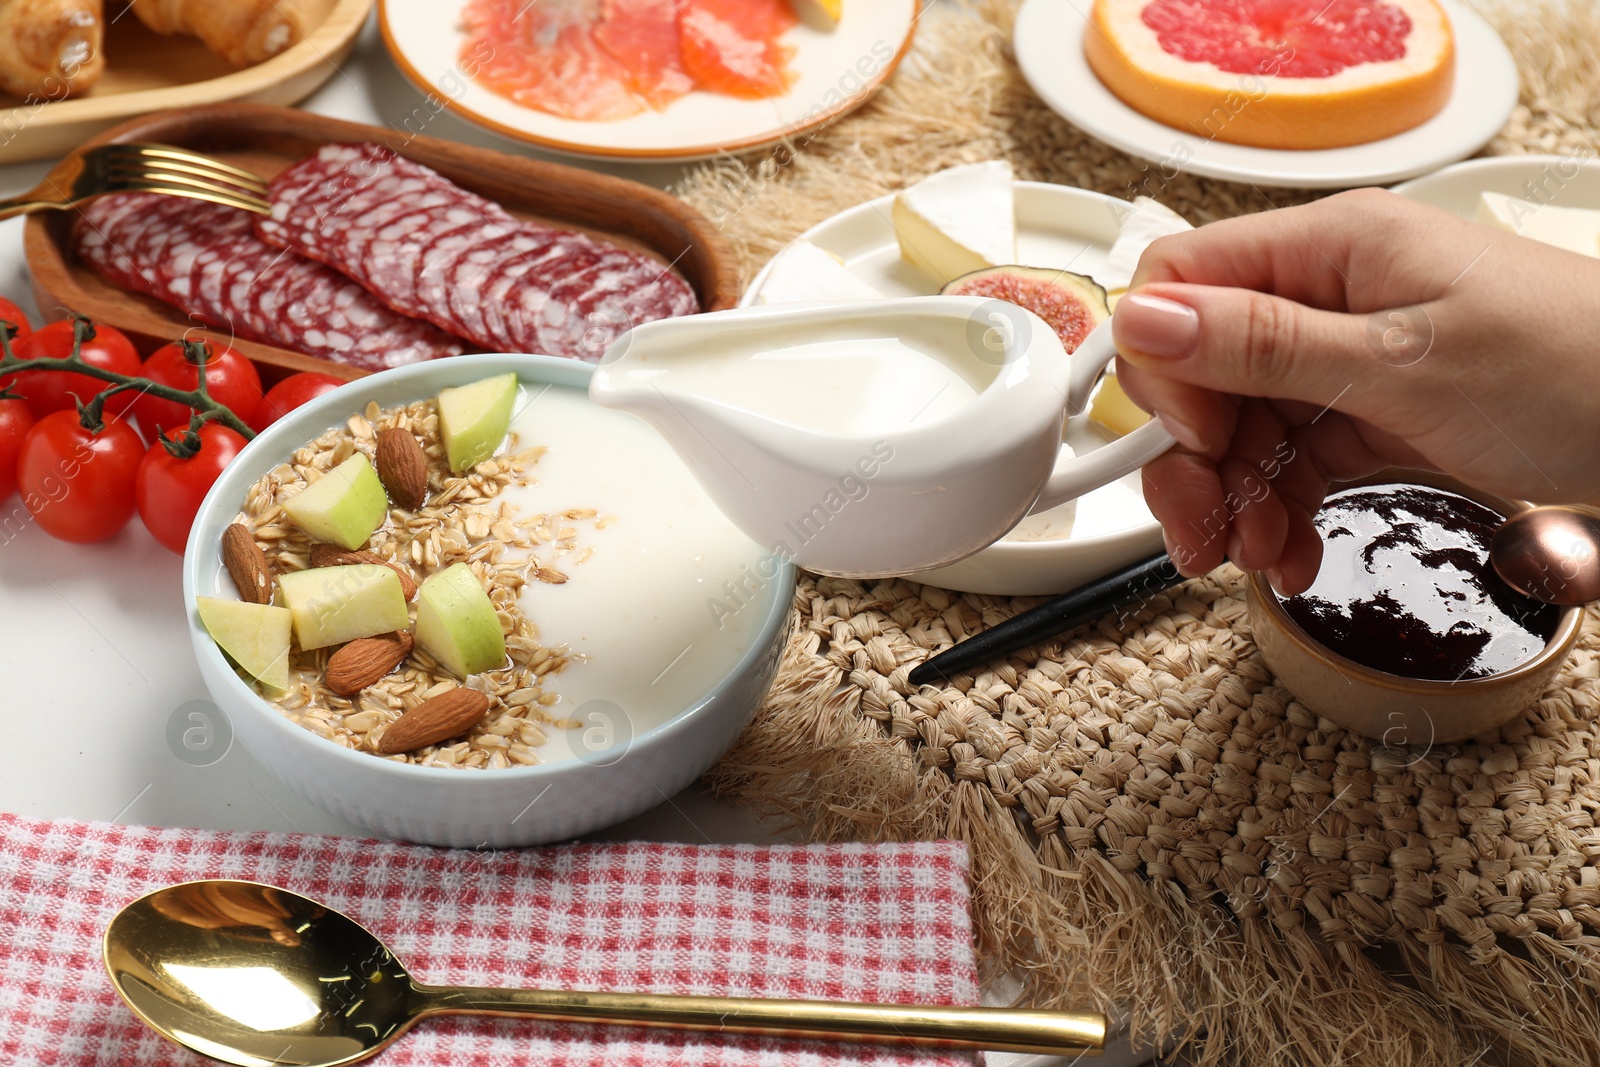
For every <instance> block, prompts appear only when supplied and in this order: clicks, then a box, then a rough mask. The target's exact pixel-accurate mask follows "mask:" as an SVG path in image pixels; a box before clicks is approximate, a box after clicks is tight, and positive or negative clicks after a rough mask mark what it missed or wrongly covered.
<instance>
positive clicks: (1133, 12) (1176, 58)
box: [1084, 0, 1455, 149]
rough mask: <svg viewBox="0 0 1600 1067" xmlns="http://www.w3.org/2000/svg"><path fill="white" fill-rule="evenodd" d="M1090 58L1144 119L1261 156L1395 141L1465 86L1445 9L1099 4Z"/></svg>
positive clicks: (1410, 4) (1385, 2)
mask: <svg viewBox="0 0 1600 1067" xmlns="http://www.w3.org/2000/svg"><path fill="white" fill-rule="evenodd" d="M1084 55H1085V57H1086V58H1087V59H1088V61H1089V66H1090V68H1091V69H1092V70H1093V71H1094V72H1095V74H1096V75H1097V76H1098V77H1099V78H1100V80H1101V81H1102V82H1104V83H1105V85H1106V87H1107V88H1108V89H1110V90H1111V91H1112V92H1113V93H1114V94H1116V96H1117V97H1118V98H1120V99H1121V100H1122V101H1123V103H1125V104H1127V105H1128V106H1129V107H1131V108H1133V109H1134V110H1135V111H1138V112H1140V113H1142V114H1144V115H1147V116H1149V117H1150V118H1152V119H1155V120H1156V121H1157V122H1161V123H1165V124H1166V125H1168V126H1172V127H1175V128H1177V129H1180V130H1187V131H1190V132H1193V133H1196V134H1199V135H1200V136H1202V137H1205V138H1207V139H1210V140H1218V141H1226V142H1229V143H1232V144H1242V145H1253V146H1256V147H1261V148H1289V149H1316V148H1338V147H1342V146H1344V145H1352V144H1363V143H1366V142H1368V141H1376V140H1379V139H1381V138H1384V137H1390V136H1393V135H1394V134H1397V133H1401V132H1403V131H1405V130H1409V129H1411V128H1412V127H1414V126H1418V125H1420V124H1422V123H1423V122H1426V121H1427V120H1428V119H1430V118H1432V117H1433V116H1434V115H1436V114H1438V112H1439V110H1440V109H1441V108H1443V107H1444V105H1445V102H1446V101H1447V100H1449V98H1450V90H1451V88H1452V84H1453V81H1454V77H1455V43H1454V38H1453V36H1452V34H1451V31H1450V21H1449V19H1448V18H1447V17H1446V16H1445V13H1444V11H1443V10H1442V9H1441V8H1440V7H1439V5H1438V4H1437V3H1436V0H1331V2H1330V0H1095V4H1094V12H1093V14H1092V16H1091V20H1090V26H1089V31H1088V32H1087V33H1086V34H1085V35H1084Z"/></svg>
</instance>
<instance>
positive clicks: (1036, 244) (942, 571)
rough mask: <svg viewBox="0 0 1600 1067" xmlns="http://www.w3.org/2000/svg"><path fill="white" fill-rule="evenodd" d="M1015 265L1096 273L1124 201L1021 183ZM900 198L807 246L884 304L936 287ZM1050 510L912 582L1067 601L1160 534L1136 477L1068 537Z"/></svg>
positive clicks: (1084, 430)
mask: <svg viewBox="0 0 1600 1067" xmlns="http://www.w3.org/2000/svg"><path fill="white" fill-rule="evenodd" d="M1015 192H1016V213H1017V258H1018V259H1019V260H1021V261H1022V262H1023V263H1026V264H1028V265H1030V266H1036V267H1055V268H1058V269H1063V270H1073V271H1076V272H1078V273H1080V274H1088V275H1091V276H1092V275H1093V274H1094V273H1095V271H1097V270H1099V269H1100V268H1101V267H1103V266H1104V265H1105V258H1106V253H1107V251H1108V250H1109V249H1110V247H1111V244H1112V242H1113V241H1115V240H1116V237H1117V228H1118V226H1119V224H1120V222H1121V219H1122V217H1123V215H1125V214H1126V213H1127V211H1128V205H1127V203H1126V202H1124V201H1121V200H1117V199H1115V198H1114V197H1109V196H1105V195H1104V194H1101V193H1095V192H1089V191H1088V190H1084V189H1074V188H1070V187H1068V186H1064V185H1050V184H1048V183H1045V182H1017V183H1016V186H1015ZM893 202H894V198H893V197H890V196H885V197H880V198H879V199H877V200H873V201H870V202H868V203H865V204H862V205H860V206H858V207H854V208H851V209H850V210H848V211H843V212H840V213H839V214H838V215H835V216H834V217H833V218H831V219H828V220H826V221H824V222H822V223H821V224H820V225H817V226H814V227H812V228H811V229H810V230H808V231H807V232H806V233H805V235H804V236H805V238H806V239H807V240H809V241H810V242H811V243H812V244H815V245H818V246H819V247H821V248H823V249H826V250H827V251H829V252H832V253H833V254H834V255H836V256H838V257H839V258H840V259H842V260H844V262H845V264H846V265H847V266H848V267H849V268H850V270H851V271H852V272H853V273H855V274H856V275H857V276H859V277H860V278H861V279H862V280H863V281H865V282H866V283H867V284H869V285H871V286H872V287H873V288H875V289H877V290H878V291H879V292H881V293H883V294H884V295H885V296H888V297H896V296H921V295H928V294H931V293H933V292H936V291H937V286H935V285H934V284H933V282H932V281H931V280H930V279H928V278H926V277H925V276H923V274H922V273H921V272H920V271H918V270H917V269H916V268H915V267H912V266H911V265H910V264H908V263H906V262H904V261H903V260H902V259H901V258H900V246H899V242H898V241H896V239H895V235H894V226H893V224H892V223H891V222H890V209H891V207H892V205H893ZM766 277H767V271H766V270H762V272H761V273H760V274H758V275H756V278H755V280H754V281H753V282H751V283H750V287H749V288H748V289H747V290H745V294H744V298H743V300H742V301H741V306H748V305H750V304H752V303H754V302H755V300H756V298H757V296H758V295H759V294H760V291H761V286H762V285H763V283H765V281H766ZM1066 440H1067V443H1068V444H1070V445H1071V446H1072V448H1073V450H1074V451H1075V452H1077V453H1079V454H1082V453H1085V452H1090V451H1093V450H1095V449H1099V448H1104V447H1105V446H1106V444H1107V441H1106V438H1105V437H1104V436H1102V435H1101V433H1100V432H1099V431H1098V430H1096V429H1095V428H1094V427H1092V426H1089V425H1087V424H1085V423H1081V422H1078V421H1076V420H1075V421H1074V423H1073V424H1072V425H1071V426H1069V427H1068V428H1067V432H1066ZM1056 514H1057V513H1053V512H1046V513H1044V514H1043V515H1041V516H1033V517H1030V518H1029V519H1027V520H1024V527H1023V528H1024V529H1026V528H1028V526H1029V525H1031V524H1037V526H1036V527H1035V529H1036V530H1037V531H1038V534H1039V539H1038V540H1029V541H1021V540H1002V541H999V542H997V543H995V544H993V545H991V546H990V547H988V548H986V549H984V550H983V551H981V552H979V553H978V554H977V555H974V556H970V557H968V558H967V559H964V560H961V561H960V562H957V563H953V564H950V565H949V566H946V567H940V568H937V569H936V570H931V571H923V572H921V573H919V574H916V575H914V576H913V577H915V578H916V579H917V580H918V581H924V582H929V583H931V584H934V585H939V586H943V587H945V588H948V589H959V590H963V591H966V592H973V593H995V594H1002V595H1008V596H1028V595H1043V594H1049V593H1061V592H1065V591H1067V590H1068V589H1072V588H1074V587H1076V586H1079V585H1082V584H1083V583H1084V582H1086V581H1089V580H1090V579H1093V578H1097V577H1099V576H1101V575H1103V574H1106V573H1108V572H1110V571H1113V570H1116V569H1117V568H1118V567H1121V566H1124V565H1126V564H1128V563H1132V562H1133V561H1134V560H1137V559H1141V558H1143V557H1145V556H1148V555H1150V554H1151V553H1153V552H1157V551H1159V550H1160V548H1161V527H1160V525H1159V524H1158V523H1157V522H1156V521H1155V519H1154V518H1153V517H1152V516H1151V514H1150V509H1149V508H1147V507H1146V506H1145V503H1144V492H1143V490H1142V489H1141V487H1140V484H1139V475H1138V474H1137V473H1135V474H1130V475H1128V476H1127V477H1125V478H1122V479H1119V480H1118V481H1115V482H1112V483H1111V484H1110V485H1107V486H1104V487H1102V488H1100V489H1096V490H1095V491H1094V492H1092V493H1088V494H1086V495H1085V496H1083V497H1082V498H1081V499H1079V500H1078V503H1077V509H1076V517H1075V518H1074V519H1073V521H1072V526H1071V530H1070V533H1068V535H1067V536H1065V537H1062V536H1060V535H1059V533H1052V532H1051V531H1052V530H1053V529H1054V528H1055V527H1054V526H1052V524H1051V519H1052V517H1053V516H1055V515H1056Z"/></svg>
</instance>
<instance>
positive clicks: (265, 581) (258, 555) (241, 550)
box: [222, 522, 272, 604]
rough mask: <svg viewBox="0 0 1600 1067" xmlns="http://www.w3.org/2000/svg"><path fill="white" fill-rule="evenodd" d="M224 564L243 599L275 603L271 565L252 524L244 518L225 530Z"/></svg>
mask: <svg viewBox="0 0 1600 1067" xmlns="http://www.w3.org/2000/svg"><path fill="white" fill-rule="evenodd" d="M222 565H223V566H224V567H226V568H228V576H229V577H230V578H232V579H233V584H234V585H235V586H237V587H238V589H239V597H240V599H242V600H244V601H245V602H246V603H249V604H270V603H272V568H270V567H269V566H267V556H266V553H264V552H262V551H261V546H260V545H258V544H256V538H255V535H254V534H252V533H251V532H250V527H248V526H246V525H245V524H244V523H242V522H236V523H234V524H233V525H232V526H230V527H228V528H227V529H226V530H223V531H222Z"/></svg>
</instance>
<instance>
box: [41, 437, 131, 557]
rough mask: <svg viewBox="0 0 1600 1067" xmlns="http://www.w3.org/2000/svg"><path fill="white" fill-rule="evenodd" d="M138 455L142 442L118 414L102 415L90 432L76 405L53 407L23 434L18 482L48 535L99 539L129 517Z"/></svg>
mask: <svg viewBox="0 0 1600 1067" xmlns="http://www.w3.org/2000/svg"><path fill="white" fill-rule="evenodd" d="M143 458H144V442H143V441H141V440H139V434H138V433H137V432H136V431H135V430H134V428H133V427H132V426H130V425H129V424H128V423H126V422H123V421H122V420H121V419H119V418H114V417H111V416H107V417H106V420H105V425H104V427H103V428H102V429H101V430H100V432H99V433H94V432H91V431H89V430H86V429H84V428H83V426H82V425H81V424H80V423H79V422H78V413H77V412H76V411H53V412H51V413H50V414H48V415H46V416H44V417H43V418H42V419H40V420H39V421H38V422H37V423H35V424H34V427H33V429H31V430H29V431H28V435H27V436H26V437H24V438H23V439H22V451H21V453H20V454H19V455H18V456H17V488H18V489H20V490H21V491H22V503H23V505H24V506H25V507H26V508H27V509H28V511H30V512H31V513H32V514H33V517H34V518H35V519H36V520H38V523H39V525H40V526H41V527H42V528H43V529H44V532H45V533H47V534H49V535H50V536H51V537H55V538H59V539H60V540H62V541H76V542H78V543H79V544H89V543H91V542H94V541H104V540H106V539H108V538H111V537H115V536H116V535H117V533H118V531H120V530H121V529H122V528H123V527H124V526H126V525H128V520H129V519H131V518H133V479H134V474H135V473H136V472H137V471H138V469H139V461H140V460H141V459H143Z"/></svg>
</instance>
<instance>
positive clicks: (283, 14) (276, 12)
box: [133, 0, 312, 67]
mask: <svg viewBox="0 0 1600 1067" xmlns="http://www.w3.org/2000/svg"><path fill="white" fill-rule="evenodd" d="M311 7H312V0H134V4H133V13H134V14H135V15H138V16H139V21H140V22H142V23H144V24H145V25H146V26H148V27H150V28H151V29H152V30H155V31H156V32H157V33H165V34H174V33H178V34H183V35H185V36H188V37H198V38H200V40H201V41H203V42H205V46H206V47H207V48H209V49H211V50H212V51H213V52H215V53H217V55H219V56H221V57H222V58H223V59H226V60H227V61H228V62H229V63H232V64H233V65H234V66H236V67H248V66H250V65H252V64H254V63H260V62H261V61H262V60H264V59H271V58H272V57H273V56H275V55H277V54H278V53H279V52H282V51H283V50H284V49H285V48H288V47H289V46H290V45H292V44H294V43H295V42H296V41H298V40H300V39H301V38H302V37H304V36H305V31H306V27H307V25H309V24H310V16H311V10H310V9H311Z"/></svg>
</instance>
